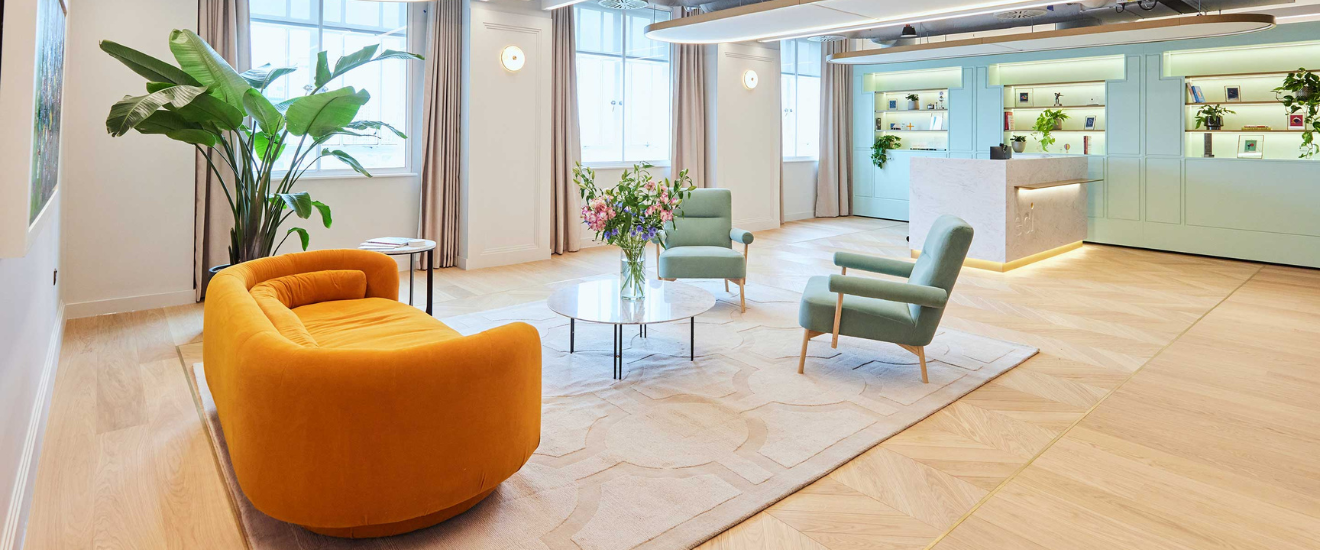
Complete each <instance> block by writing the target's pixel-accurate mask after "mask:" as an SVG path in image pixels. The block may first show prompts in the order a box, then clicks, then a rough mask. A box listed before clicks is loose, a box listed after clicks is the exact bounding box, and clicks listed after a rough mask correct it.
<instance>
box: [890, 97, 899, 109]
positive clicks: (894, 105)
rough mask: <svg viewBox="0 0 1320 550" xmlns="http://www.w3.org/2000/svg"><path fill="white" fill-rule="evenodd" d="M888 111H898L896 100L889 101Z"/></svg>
mask: <svg viewBox="0 0 1320 550" xmlns="http://www.w3.org/2000/svg"><path fill="white" fill-rule="evenodd" d="M889 110H890V111H897V110H898V100H897V99H891V100H889Z"/></svg>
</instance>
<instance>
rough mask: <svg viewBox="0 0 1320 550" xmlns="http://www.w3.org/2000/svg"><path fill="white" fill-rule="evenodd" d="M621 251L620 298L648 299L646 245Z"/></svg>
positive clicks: (625, 248)
mask: <svg viewBox="0 0 1320 550" xmlns="http://www.w3.org/2000/svg"><path fill="white" fill-rule="evenodd" d="M619 251H620V253H619V298H622V299H624V300H641V299H643V298H645V297H646V244H645V243H643V244H642V245H641V246H635V247H622V246H621V247H619Z"/></svg>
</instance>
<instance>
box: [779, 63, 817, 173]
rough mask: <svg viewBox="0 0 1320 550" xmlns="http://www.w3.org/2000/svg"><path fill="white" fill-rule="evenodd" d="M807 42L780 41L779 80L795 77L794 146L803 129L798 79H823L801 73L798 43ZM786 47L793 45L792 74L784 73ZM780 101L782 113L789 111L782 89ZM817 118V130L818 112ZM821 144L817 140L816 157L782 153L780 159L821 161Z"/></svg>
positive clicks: (781, 140) (781, 143)
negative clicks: (784, 102) (785, 104)
mask: <svg viewBox="0 0 1320 550" xmlns="http://www.w3.org/2000/svg"><path fill="white" fill-rule="evenodd" d="M806 41H807V39H805V38H792V39H789V40H780V41H779V55H780V58H781V59H780V65H779V78H781V79H782V78H784V77H786V76H791V77H793V78H792V82H793V84H792V86H793V87H794V88H793V98H794V102H793V103H794V104H793V106H792V109H793V143H794V144H796V143H798V141H799V140H798V132H799V131H800V129H801V128H802V123H801V118H799V117H801V113H800V112H798V105H797V103H798V101H797V99H798V98H799V97H801V96H800V94H799V93H798V88H797V85H798V82H799V81H798V79H799V78H800V77H804V76H805V77H808V78H815V79H816V80H817V82H819V81H820V79H821V78H822V75H819V74H817V75H810V74H802V73H801V72H800V71H801V64H800V63H799V62H798V53H799V51H800V50H799V49H798V42H806ZM786 45H791V47H789V48H787V49H789V50H791V51H792V56H793V70H792V72H785V71H784V62H783V59H782V58H783V56H784V55H785V53H784V52H785V47H786ZM820 70H821V71H824V70H825V67H824V66H822V67H821V68H820ZM817 95H818V96H819V94H817ZM779 101H780V105H781V107H780V109H781V111H782V110H784V109H787V108H788V107H787V106H784V105H783V101H784V94H783V91H782V89H781V91H780V94H779ZM817 101H819V97H818V99H817ZM815 116H816V118H817V121H816V128H817V129H819V128H820V120H819V118H820V113H819V112H817V113H816V115H815ZM783 141H784V140H783V137H781V138H780V140H779V142H780V147H783ZM819 142H820V140H819V138H817V143H816V154H815V155H793V156H788V155H786V154H782V153H781V154H780V157H782V159H783V162H818V161H819V160H820V143H819ZM796 148H797V147H796V145H795V146H794V152H795V153H796V152H797V151H796Z"/></svg>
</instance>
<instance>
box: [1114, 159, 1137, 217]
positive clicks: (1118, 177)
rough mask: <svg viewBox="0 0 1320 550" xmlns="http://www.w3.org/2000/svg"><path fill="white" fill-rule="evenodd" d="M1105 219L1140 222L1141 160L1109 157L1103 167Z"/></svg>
mask: <svg viewBox="0 0 1320 550" xmlns="http://www.w3.org/2000/svg"><path fill="white" fill-rule="evenodd" d="M1105 217H1106V218H1110V219H1119V220H1133V221H1139V220H1141V159H1140V158H1137V157H1112V156H1111V157H1109V162H1108V165H1107V166H1106V167H1105Z"/></svg>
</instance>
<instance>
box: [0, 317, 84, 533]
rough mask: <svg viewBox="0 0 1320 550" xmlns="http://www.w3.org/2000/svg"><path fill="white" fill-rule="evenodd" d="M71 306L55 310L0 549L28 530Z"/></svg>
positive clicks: (0, 529)
mask: <svg viewBox="0 0 1320 550" xmlns="http://www.w3.org/2000/svg"><path fill="white" fill-rule="evenodd" d="M66 311H67V309H66V308H65V307H64V303H63V302H60V305H59V307H58V309H56V311H55V327H54V328H53V329H52V330H51V335H50V344H49V345H48V346H47V348H46V364H44V365H42V366H41V380H40V381H38V382H37V397H36V399H35V400H33V402H32V412H31V415H30V417H29V418H30V419H29V421H28V431H27V435H26V436H24V438H23V454H22V455H20V458H19V462H18V473H17V474H16V475H15V476H14V492H13V493H12V494H10V495H9V513H8V514H6V515H5V523H4V525H3V526H0V527H2V528H0V550H20V549H21V548H23V539H24V535H25V534H26V533H27V519H28V513H29V512H31V508H32V498H31V494H32V493H31V491H32V488H33V485H35V484H36V480H37V475H36V474H37V467H36V466H37V465H36V461H37V458H38V457H39V456H41V452H40V449H41V443H42V441H43V439H44V437H43V436H44V435H45V432H46V430H45V427H46V414H47V413H48V412H49V407H50V398H51V393H52V391H53V390H54V387H55V370H56V366H57V365H59V362H60V348H61V346H62V344H63V342H64V314H65V312H66Z"/></svg>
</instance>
